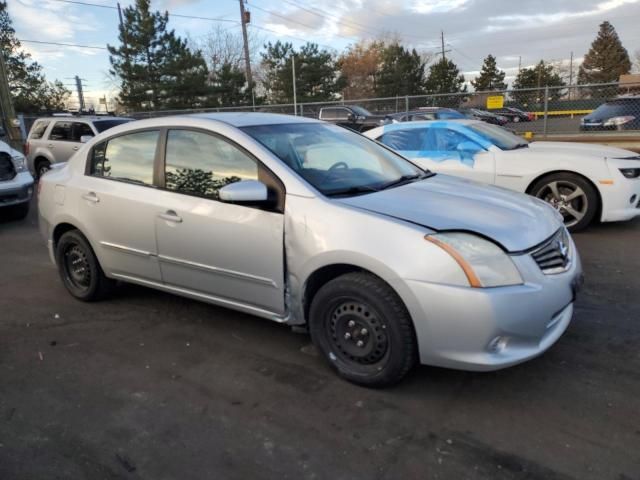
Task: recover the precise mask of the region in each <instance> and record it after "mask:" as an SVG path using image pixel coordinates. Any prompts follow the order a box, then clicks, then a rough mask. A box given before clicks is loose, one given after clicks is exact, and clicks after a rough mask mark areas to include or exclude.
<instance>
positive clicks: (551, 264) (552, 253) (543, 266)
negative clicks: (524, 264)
mask: <svg viewBox="0 0 640 480" xmlns="http://www.w3.org/2000/svg"><path fill="white" fill-rule="evenodd" d="M531 256H532V257H533V259H534V260H535V262H536V263H537V264H538V267H540V270H542V273H544V274H545V275H553V274H555V273H562V272H566V271H567V270H568V268H569V266H570V265H571V241H570V239H569V234H568V233H567V230H566V229H565V228H561V229H560V230H558V231H557V232H556V233H555V234H554V235H553V236H552V237H551V238H549V239H548V240H545V241H544V242H543V243H542V244H541V245H539V246H538V247H536V248H535V250H534V251H533V252H531Z"/></svg>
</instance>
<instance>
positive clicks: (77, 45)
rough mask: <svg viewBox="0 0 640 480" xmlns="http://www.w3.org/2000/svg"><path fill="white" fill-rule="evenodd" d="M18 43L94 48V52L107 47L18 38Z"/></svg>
mask: <svg viewBox="0 0 640 480" xmlns="http://www.w3.org/2000/svg"><path fill="white" fill-rule="evenodd" d="M18 41H19V42H24V43H40V44H43V45H59V46H61V47H78V48H94V49H96V50H108V48H107V47H98V46H95V45H79V44H77V43H60V42H44V41H42V40H25V39H22V38H19V39H18Z"/></svg>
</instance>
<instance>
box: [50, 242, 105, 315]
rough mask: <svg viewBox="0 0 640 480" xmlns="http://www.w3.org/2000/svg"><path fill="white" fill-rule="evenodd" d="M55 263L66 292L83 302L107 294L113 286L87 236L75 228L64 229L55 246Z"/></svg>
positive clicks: (97, 298)
mask: <svg viewBox="0 0 640 480" xmlns="http://www.w3.org/2000/svg"><path fill="white" fill-rule="evenodd" d="M56 263H57V264H58V271H59V273H60V278H61V279H62V283H64V286H65V287H66V288H67V290H68V291H69V293H71V295H73V296H74V297H76V298H78V299H80V300H83V301H85V302H91V301H95V300H100V299H102V298H104V297H106V296H107V295H108V294H109V293H110V292H111V289H112V287H113V285H114V281H113V280H111V279H109V278H107V277H106V276H105V274H104V272H103V271H102V268H101V267H100V264H99V263H98V259H97V258H96V256H95V254H94V253H93V249H92V248H91V245H89V242H88V241H87V239H86V238H85V237H84V235H82V234H81V233H80V232H79V231H78V230H71V231H68V232H66V233H65V234H63V235H62V237H60V240H58V244H57V245H56Z"/></svg>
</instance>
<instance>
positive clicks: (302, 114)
mask: <svg viewBox="0 0 640 480" xmlns="http://www.w3.org/2000/svg"><path fill="white" fill-rule="evenodd" d="M300 116H301V117H304V103H301V104H300Z"/></svg>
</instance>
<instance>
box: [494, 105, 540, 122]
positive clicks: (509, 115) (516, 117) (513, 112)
mask: <svg viewBox="0 0 640 480" xmlns="http://www.w3.org/2000/svg"><path fill="white" fill-rule="evenodd" d="M491 113H493V114H495V115H500V116H501V117H505V118H506V119H507V120H509V121H510V122H514V123H518V122H530V121H532V120H533V114H531V113H529V112H525V111H523V110H520V109H519V108H516V107H505V108H501V109H499V110H492V111H491Z"/></svg>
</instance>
